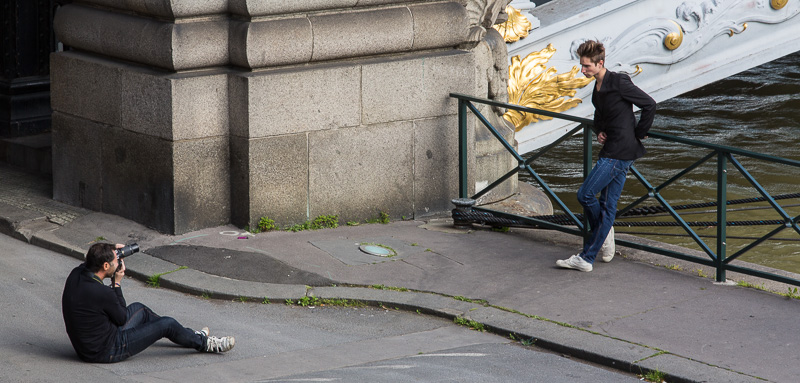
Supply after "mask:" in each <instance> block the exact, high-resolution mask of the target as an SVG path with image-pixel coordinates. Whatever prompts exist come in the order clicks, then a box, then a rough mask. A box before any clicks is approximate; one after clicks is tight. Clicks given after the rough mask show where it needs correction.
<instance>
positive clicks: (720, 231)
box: [714, 151, 728, 282]
mask: <svg viewBox="0 0 800 383" xmlns="http://www.w3.org/2000/svg"><path fill="white" fill-rule="evenodd" d="M717 153H718V154H717V257H716V259H714V264H715V267H716V268H717V282H725V279H726V276H725V263H724V261H725V255H726V252H727V239H726V235H727V234H726V229H727V226H728V225H727V223H728V217H727V213H728V211H727V210H728V204H727V201H728V155H727V153H724V152H721V151H720V152H717Z"/></svg>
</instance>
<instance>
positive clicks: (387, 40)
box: [51, 0, 487, 234]
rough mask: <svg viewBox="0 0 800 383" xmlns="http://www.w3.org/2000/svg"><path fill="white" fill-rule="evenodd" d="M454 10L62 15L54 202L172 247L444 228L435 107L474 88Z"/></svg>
mask: <svg viewBox="0 0 800 383" xmlns="http://www.w3.org/2000/svg"><path fill="white" fill-rule="evenodd" d="M463 3H464V0H462V1H432V0H430V1H428V0H423V1H399V2H398V1H396V0H315V1H279V2H278V1H260V0H213V1H202V2H201V1H194V0H136V1H124V2H122V1H112V0H81V1H76V2H75V3H73V4H71V5H67V6H64V7H62V8H61V9H60V10H59V12H58V13H57V14H56V19H55V29H56V33H57V36H58V38H59V40H61V41H62V42H63V43H64V45H65V46H67V47H68V50H66V51H65V52H60V53H56V54H53V55H52V57H51V68H52V69H51V77H52V107H53V157H54V160H53V173H54V197H55V199H57V200H61V201H64V202H67V203H70V204H74V205H78V206H83V207H86V208H89V209H93V210H98V211H103V212H107V213H110V214H115V215H120V216H123V217H126V218H129V219H133V220H135V221H137V222H141V223H143V224H145V225H148V226H151V227H153V228H155V229H157V230H159V231H162V232H165V233H174V234H181V233H186V232H189V231H192V230H196V229H200V228H204V227H210V226H217V225H221V224H226V223H233V224H235V225H239V226H246V225H250V226H251V227H255V226H256V225H257V223H258V220H259V219H260V218H261V217H269V218H271V219H274V220H275V221H276V223H278V224H279V225H286V224H293V223H299V222H303V221H305V220H307V219H309V218H314V217H316V216H319V215H329V214H337V215H338V216H339V219H340V222H345V221H363V220H364V219H366V218H373V217H376V216H378V214H379V212H381V211H383V212H387V213H388V214H389V215H390V216H391V217H392V218H400V217H403V216H404V217H407V218H411V217H415V218H422V217H425V216H430V215H434V214H442V213H443V212H446V211H448V210H449V209H451V205H450V202H449V201H450V199H451V198H454V197H457V193H458V169H457V166H458V165H457V164H458V160H457V155H458V152H457V151H458V141H457V139H458V132H457V126H458V124H457V109H456V106H457V104H456V102H454V101H453V100H452V99H450V98H449V97H448V95H449V93H451V92H458V93H464V94H475V95H485V94H486V88H487V84H486V75H485V74H484V73H485V72H486V69H485V68H483V67H484V66H486V65H487V63H486V62H485V61H487V60H486V59H484V58H482V56H481V55H477V54H476V53H475V49H471V48H472V47H474V44H473V45H470V44H469V43H468V31H469V28H470V23H471V21H470V15H469V14H468V11H467V8H465V5H464V4H463ZM473 129H474V127H473V125H472V124H471V125H470V130H471V131H472V130H473ZM470 137H474V134H473V133H472V132H471V133H470ZM473 147H474V144H473V145H470V148H473ZM470 157H474V155H471V156H470ZM472 161H473V162H474V159H473V160H472ZM470 181H471V182H470V184H471V185H474V180H470Z"/></svg>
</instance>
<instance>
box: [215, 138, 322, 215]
mask: <svg viewBox="0 0 800 383" xmlns="http://www.w3.org/2000/svg"><path fill="white" fill-rule="evenodd" d="M307 190H308V138H307V135H306V134H305V133H300V134H293V135H286V136H276V137H267V138H259V139H247V138H241V137H231V203H232V205H233V211H232V215H231V221H232V222H233V223H234V224H236V225H239V226H242V227H243V226H245V225H250V227H253V228H255V227H257V226H258V220H259V219H260V218H261V217H269V218H270V219H273V220H275V221H276V223H278V224H279V225H286V224H294V223H299V222H303V221H305V220H306V219H307V218H308V216H307V204H308V193H307Z"/></svg>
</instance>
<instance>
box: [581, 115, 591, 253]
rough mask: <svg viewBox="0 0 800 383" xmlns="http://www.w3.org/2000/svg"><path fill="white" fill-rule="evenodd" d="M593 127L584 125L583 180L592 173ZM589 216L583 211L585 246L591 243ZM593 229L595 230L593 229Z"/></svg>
mask: <svg viewBox="0 0 800 383" xmlns="http://www.w3.org/2000/svg"><path fill="white" fill-rule="evenodd" d="M592 132H593V131H592V127H591V126H590V125H588V124H583V180H584V181H586V178H587V177H589V173H590V172H591V171H592ZM589 229H590V228H589V214H588V212H587V211H586V209H583V245H584V246H586V244H587V243H588V242H589ZM592 229H593V228H592Z"/></svg>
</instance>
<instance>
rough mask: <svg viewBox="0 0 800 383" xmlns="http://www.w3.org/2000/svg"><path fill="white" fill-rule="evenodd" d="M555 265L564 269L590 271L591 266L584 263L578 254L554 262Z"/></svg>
mask: <svg viewBox="0 0 800 383" xmlns="http://www.w3.org/2000/svg"><path fill="white" fill-rule="evenodd" d="M556 265H557V266H558V267H563V268H565V269H575V270H580V271H587V272H588V271H592V264H591V263H589V262H586V261H585V260H584V259H583V258H582V257H581V255H580V254H575V255H573V256H571V257H569V258H567V259H559V260H557V261H556Z"/></svg>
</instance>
